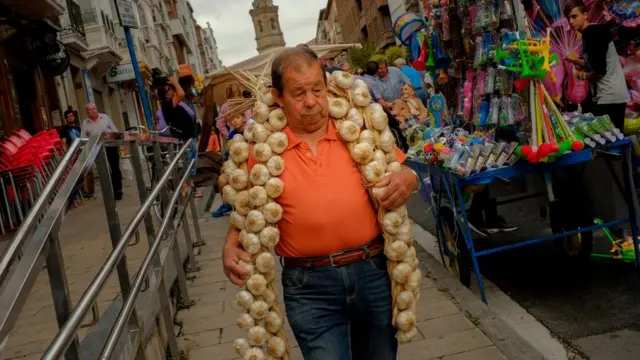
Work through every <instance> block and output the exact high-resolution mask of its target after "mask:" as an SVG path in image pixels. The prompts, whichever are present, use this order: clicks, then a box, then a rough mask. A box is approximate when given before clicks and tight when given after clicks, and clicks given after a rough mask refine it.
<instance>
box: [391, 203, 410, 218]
mask: <svg viewBox="0 0 640 360" xmlns="http://www.w3.org/2000/svg"><path fill="white" fill-rule="evenodd" d="M392 211H393V212H394V213H397V214H399V215H400V216H402V219H406V218H407V217H408V216H409V209H407V206H406V205H402V206H399V207H397V208H395V209H392Z"/></svg>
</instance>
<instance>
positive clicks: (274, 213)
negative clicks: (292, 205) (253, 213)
mask: <svg viewBox="0 0 640 360" xmlns="http://www.w3.org/2000/svg"><path fill="white" fill-rule="evenodd" d="M262 214H263V215H264V219H265V220H267V222H268V223H270V224H275V223H277V222H278V221H280V219H282V206H280V204H278V203H276V202H272V203H268V204H267V205H265V206H264V207H263V208H262Z"/></svg>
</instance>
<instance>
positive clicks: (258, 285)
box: [247, 264, 408, 295]
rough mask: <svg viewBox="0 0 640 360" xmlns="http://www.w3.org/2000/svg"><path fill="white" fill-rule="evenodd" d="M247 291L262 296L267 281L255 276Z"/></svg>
mask: <svg viewBox="0 0 640 360" xmlns="http://www.w3.org/2000/svg"><path fill="white" fill-rule="evenodd" d="M400 265H402V264H400ZM407 266H408V265H407ZM247 289H248V290H249V291H251V293H252V294H253V295H262V294H263V293H264V291H265V290H266V289H267V279H265V278H264V276H262V275H260V274H253V275H251V277H250V278H249V280H247Z"/></svg>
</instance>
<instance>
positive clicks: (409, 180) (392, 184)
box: [374, 166, 418, 209]
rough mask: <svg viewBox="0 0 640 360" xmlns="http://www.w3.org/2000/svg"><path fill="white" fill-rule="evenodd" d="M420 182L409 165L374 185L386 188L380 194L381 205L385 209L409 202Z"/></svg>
mask: <svg viewBox="0 0 640 360" xmlns="http://www.w3.org/2000/svg"><path fill="white" fill-rule="evenodd" d="M417 183H418V178H417V177H416V175H415V174H414V173H413V171H411V170H410V169H409V168H407V167H404V166H403V167H402V170H400V171H396V172H394V173H391V174H389V175H387V176H385V177H383V178H382V180H380V181H379V182H378V183H377V184H376V185H375V186H374V187H376V188H385V190H384V192H383V193H382V194H381V195H379V196H378V201H379V202H380V205H381V206H382V207H383V208H385V209H395V208H397V207H400V206H402V205H404V204H406V203H407V200H408V199H409V196H411V193H412V192H413V189H415V187H416V184H417Z"/></svg>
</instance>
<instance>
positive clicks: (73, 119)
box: [65, 113, 76, 124]
mask: <svg viewBox="0 0 640 360" xmlns="http://www.w3.org/2000/svg"><path fill="white" fill-rule="evenodd" d="M65 119H67V124H73V123H75V122H76V116H75V115H74V114H73V113H68V114H67V117H66V118H65Z"/></svg>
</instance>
